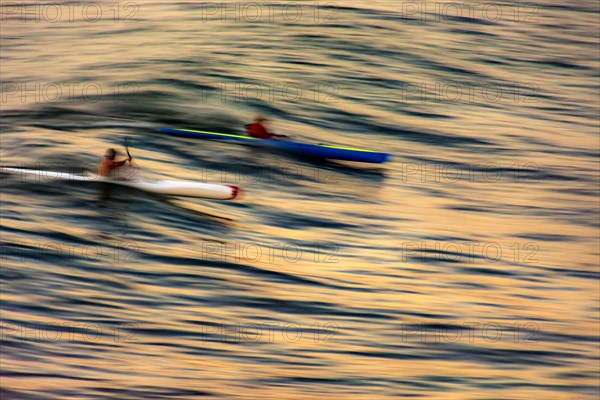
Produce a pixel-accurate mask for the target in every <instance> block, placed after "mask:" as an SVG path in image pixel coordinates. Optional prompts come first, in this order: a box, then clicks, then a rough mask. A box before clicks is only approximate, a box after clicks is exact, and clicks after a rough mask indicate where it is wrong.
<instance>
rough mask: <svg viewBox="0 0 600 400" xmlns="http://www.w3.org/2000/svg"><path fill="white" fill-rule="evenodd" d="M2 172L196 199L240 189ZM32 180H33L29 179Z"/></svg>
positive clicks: (28, 171) (27, 171) (221, 196)
mask: <svg viewBox="0 0 600 400" xmlns="http://www.w3.org/2000/svg"><path fill="white" fill-rule="evenodd" d="M0 172H6V173H11V174H16V175H20V176H21V179H22V180H23V181H27V182H31V183H44V182H56V181H77V182H105V183H111V184H114V185H119V186H127V187H131V188H134V189H138V190H143V191H146V192H150V193H156V194H163V195H168V196H177V197H196V198H203V199H213V200H233V199H235V198H236V197H238V196H239V194H240V193H241V189H240V188H238V187H237V186H230V185H216V184H212V183H204V182H184V181H144V180H138V179H136V180H114V179H108V178H103V177H99V176H98V175H91V174H90V175H78V174H73V173H68V172H55V171H37V170H31V169H26V168H0ZM26 177H30V179H26Z"/></svg>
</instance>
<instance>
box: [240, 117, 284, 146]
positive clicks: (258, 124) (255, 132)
mask: <svg viewBox="0 0 600 400" xmlns="http://www.w3.org/2000/svg"><path fill="white" fill-rule="evenodd" d="M268 121H269V120H268V119H266V118H265V117H263V116H260V115H257V116H256V117H255V118H254V122H253V123H252V124H248V125H246V134H247V135H248V136H252V137H255V138H259V139H267V140H268V139H271V140H272V139H277V138H287V136H286V135H276V134H274V133H273V132H271V131H269V129H267V126H266V123H267V122H268Z"/></svg>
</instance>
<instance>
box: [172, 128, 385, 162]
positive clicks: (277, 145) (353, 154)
mask: <svg viewBox="0 0 600 400" xmlns="http://www.w3.org/2000/svg"><path fill="white" fill-rule="evenodd" d="M160 132H162V133H166V134H169V135H173V136H180V137H188V138H194V139H209V140H222V141H230V142H237V143H240V144H245V145H253V146H260V147H267V148H274V149H278V150H284V151H288V152H290V153H295V154H298V155H301V156H305V157H314V158H325V159H332V160H342V161H356V162H365V163H374V164H381V163H384V162H386V161H389V159H390V158H391V157H390V155H389V154H387V153H381V152H378V151H373V150H366V149H357V148H349V147H340V146H331V145H326V144H310V143H300V142H293V141H287V140H270V139H259V138H256V137H252V136H244V135H235V134H229V133H218V132H206V131H196V130H191V129H174V128H161V129H160Z"/></svg>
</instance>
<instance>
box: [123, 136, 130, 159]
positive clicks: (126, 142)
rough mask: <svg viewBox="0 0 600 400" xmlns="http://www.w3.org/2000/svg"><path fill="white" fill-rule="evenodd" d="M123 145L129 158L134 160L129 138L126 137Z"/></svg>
mask: <svg viewBox="0 0 600 400" xmlns="http://www.w3.org/2000/svg"><path fill="white" fill-rule="evenodd" d="M123 144H124V145H125V151H126V152H127V157H129V158H132V157H131V154H129V138H128V137H125V139H123ZM130 162H131V161H130Z"/></svg>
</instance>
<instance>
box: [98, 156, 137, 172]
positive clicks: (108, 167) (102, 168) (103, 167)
mask: <svg viewBox="0 0 600 400" xmlns="http://www.w3.org/2000/svg"><path fill="white" fill-rule="evenodd" d="M116 156H117V151H116V150H115V149H108V150H106V152H105V153H104V159H103V160H102V162H101V163H100V165H99V166H98V175H100V176H102V177H105V178H111V177H112V176H113V170H114V169H117V168H120V167H122V166H123V165H125V163H127V162H131V160H132V157H131V155H130V154H128V155H127V158H126V159H124V160H121V161H115V157H116Z"/></svg>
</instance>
